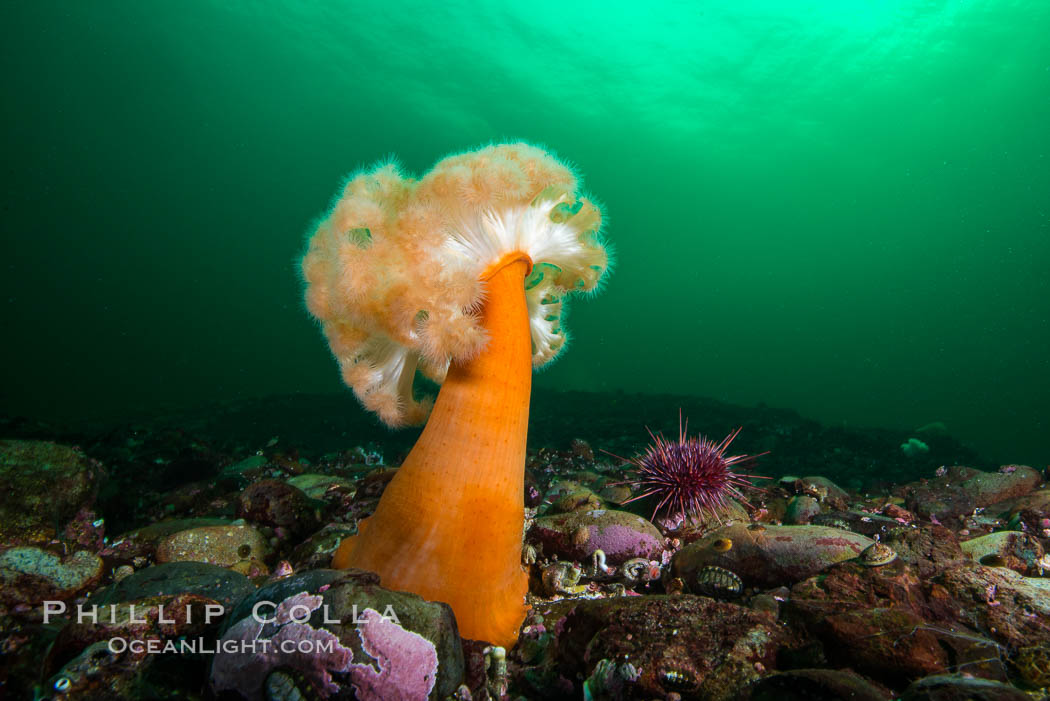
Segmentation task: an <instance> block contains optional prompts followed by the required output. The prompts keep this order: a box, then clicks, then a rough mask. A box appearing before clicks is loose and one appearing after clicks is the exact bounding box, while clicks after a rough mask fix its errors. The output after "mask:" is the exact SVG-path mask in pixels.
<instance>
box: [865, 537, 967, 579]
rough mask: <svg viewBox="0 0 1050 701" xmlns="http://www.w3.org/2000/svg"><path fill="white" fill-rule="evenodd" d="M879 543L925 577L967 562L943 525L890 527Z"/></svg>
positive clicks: (956, 541) (954, 538) (957, 543)
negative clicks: (893, 551) (882, 543)
mask: <svg viewBox="0 0 1050 701" xmlns="http://www.w3.org/2000/svg"><path fill="white" fill-rule="evenodd" d="M882 542H884V543H886V545H888V546H890V547H891V548H893V549H894V550H895V551H896V553H897V557H898V558H899V559H900V560H902V561H904V562H906V563H907V564H908V565H910V566H911V567H914V568H915V570H916V571H917V572H918V573H919V576H920V577H923V578H925V579H929V578H930V577H932V576H934V575H935V574H938V573H940V572H942V571H944V570H945V569H947V568H949V567H957V566H959V565H960V564H962V563H964V562H966V561H967V558H966V555H965V553H963V551H962V549H961V548H960V547H959V541H958V540H957V539H956V537H955V533H953V532H952V531H951V530H949V529H947V528H945V527H944V526H935V525H932V524H926V525H924V526H922V527H921V528H909V527H903V526H902V527H898V528H894V529H892V530H891V531H889V532H888V533H887V534H886V536H885V538H884V539H883V541H882Z"/></svg>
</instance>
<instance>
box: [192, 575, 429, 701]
mask: <svg viewBox="0 0 1050 701" xmlns="http://www.w3.org/2000/svg"><path fill="white" fill-rule="evenodd" d="M322 602H323V597H321V596H318V595H311V594H307V593H306V592H301V593H299V594H296V595H295V596H291V597H289V598H287V599H285V600H284V601H282V602H281V603H280V604H279V605H278V606H277V608H276V610H275V611H274V614H273V617H272V619H270V620H269V621H259V620H256V619H255V618H254V617H252V616H249V617H248V618H245V619H243V620H241V621H239V622H238V623H236V624H235V625H233V626H232V627H231V628H230V629H229V631H227V632H226V635H224V636H223V639H222V642H221V643H220V651H219V654H218V655H217V656H216V658H215V662H214V664H213V665H212V672H211V682H212V688H213V689H214V691H215V692H216V693H219V692H223V691H235V692H237V693H238V694H240V695H241V696H242V697H244V698H245V699H248V700H249V701H256V700H258V701H262V700H263V699H264V698H266V694H265V684H266V679H267V677H268V676H269V674H270V673H271V672H273V671H274V670H277V669H285V670H289V669H290V670H294V671H295V672H297V673H298V675H299V677H300V678H301V679H302V680H303V681H305V682H307V683H308V684H309V685H310V687H311V691H312V692H313V693H315V694H316V695H317V696H318V697H319V698H325V699H326V698H330V697H331V696H333V695H335V694H337V693H338V692H339V691H340V690H341V687H340V685H339V684H338V683H336V681H335V679H333V674H344V675H346V677H347V678H349V681H350V683H351V684H352V685H353V686H354V689H355V692H356V698H357V699H359V701H425V699H427V698H428V697H429V696H430V692H431V691H432V690H433V689H434V684H435V682H436V680H437V670H438V657H437V649H436V648H435V646H434V644H433V643H432V642H430V641H429V640H427V639H426V638H424V637H423V636H421V635H419V634H417V633H413V632H412V631H410V630H405V629H404V628H402V627H401V626H400V625H398V624H397V623H396V622H394V621H393V620H390V619H387V618H384V617H383V616H382V615H381V614H380V613H379V612H378V611H376V610H375V609H371V608H369V609H365V610H364V611H363V612H362V613H360V614H357V615H356V617H355V618H356V622H357V623H358V627H357V632H358V634H359V635H360V636H361V648H362V649H363V650H364V652H365V654H366V655H368V656H369V657H370V658H371V660H369V661H367V662H363V663H354V662H353V659H354V654H353V651H352V650H351V649H350V648H349V647H345V646H344V645H343V644H342V643H341V642H340V640H339V637H338V636H337V635H335V634H334V633H332V632H330V631H328V630H325V629H323V628H314V627H313V626H311V625H309V623H304V622H300V621H302V620H303V619H304V618H305V617H306V613H307V612H308V611H309V612H313V611H316V610H317V609H318V608H320V607H321V604H322ZM274 626H278V628H277V629H276V632H273V633H272V634H268V635H264V631H266V632H267V633H269V631H271V630H273V627H274Z"/></svg>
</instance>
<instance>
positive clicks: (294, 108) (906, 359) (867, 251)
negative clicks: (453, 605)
mask: <svg viewBox="0 0 1050 701" xmlns="http://www.w3.org/2000/svg"><path fill="white" fill-rule="evenodd" d="M479 8H480V9H479ZM698 8H700V9H698ZM0 33H2V35H3V36H2V37H0V38H2V42H0V56H2V57H3V58H2V60H3V70H2V76H3V78H2V79H3V100H2V105H0V113H2V115H3V116H2V119H3V137H2V138H3V158H2V163H3V174H4V181H5V182H4V186H3V229H4V236H3V249H2V259H0V260H2V262H0V264H2V266H3V267H2V270H3V275H2V277H0V292H2V296H0V301H2V304H3V329H4V331H3V342H2V344H0V354H2V356H0V361H2V362H0V373H2V376H0V386H2V388H3V389H2V391H0V398H2V403H0V411H3V412H6V413H18V414H31V415H39V416H45V417H60V418H82V417H86V416H127V415H131V414H133V413H134V412H136V411H141V410H148V409H153V408H157V407H162V406H171V405H190V404H194V403H197V402H202V401H208V400H211V399H225V398H237V397H246V396H255V395H262V394H268V393H273V392H299V391H309V392H317V391H322V392H324V391H339V389H340V387H341V385H340V384H339V380H338V373H337V370H336V367H335V364H334V362H332V360H331V358H330V356H329V353H328V349H327V346H326V344H325V343H324V341H323V339H322V338H321V336H320V334H319V333H318V332H317V331H316V329H315V328H314V327H313V325H312V323H311V322H310V321H309V319H308V317H307V315H306V313H305V311H304V310H303V308H302V304H301V301H300V295H301V292H300V285H299V282H298V279H297V277H296V273H295V268H294V265H295V258H296V256H297V255H298V254H299V252H300V250H301V247H302V245H303V240H304V236H305V233H306V229H307V226H308V224H309V222H310V220H311V219H312V218H314V217H315V216H317V215H318V214H320V213H321V211H322V210H323V209H324V207H325V205H326V203H327V202H328V201H329V199H330V197H331V196H332V195H333V193H334V192H335V190H336V188H337V186H338V184H339V182H340V180H341V178H342V177H343V176H344V175H345V174H346V173H347V172H349V171H350V170H352V169H354V168H356V167H359V166H362V165H366V164H369V163H371V162H374V161H375V160H377V159H379V158H381V157H384V156H386V155H389V154H396V155H397V156H398V157H399V158H400V160H401V162H402V163H403V164H404V165H405V166H406V168H407V169H408V170H410V171H414V172H417V173H419V172H422V171H424V170H426V169H427V168H428V167H429V166H430V165H431V164H432V163H433V162H435V161H436V160H437V159H438V158H440V157H441V156H443V155H444V154H446V153H447V152H449V151H453V150H460V149H463V148H468V147H471V146H474V145H478V144H482V143H486V142H490V141H493V140H504V139H525V140H528V141H532V142H537V143H541V144H544V145H546V146H548V147H549V148H551V149H553V150H554V151H555V152H556V153H558V154H560V155H561V156H563V157H565V158H567V159H569V160H570V161H572V162H573V163H574V164H575V165H576V166H578V168H579V170H580V172H581V174H582V175H583V176H584V181H585V188H586V189H587V190H588V191H590V192H591V193H593V194H594V195H595V196H596V197H597V198H598V199H599V200H600V201H601V202H602V203H603V204H604V206H605V210H606V214H607V223H608V225H607V228H606V231H607V234H608V238H609V240H610V241H612V242H614V244H615V246H616V250H617V266H616V270H615V273H614V275H613V276H612V277H611V278H610V280H609V284H608V285H607V289H606V290H605V292H604V293H603V294H602V295H601V296H598V297H596V298H594V299H588V300H580V301H578V302H577V303H576V304H575V305H574V307H573V309H572V314H571V318H570V319H569V322H568V327H569V328H570V330H571V331H572V333H573V334H574V342H573V344H572V346H571V347H570V348H569V350H568V352H567V353H566V354H565V355H564V356H563V357H562V358H561V359H560V360H559V361H558V362H557V364H556V365H555V366H554V367H552V368H550V369H549V370H547V371H545V372H543V373H541V374H540V375H539V376H538V377H537V382H538V384H539V385H540V386H546V387H572V388H588V389H626V390H632V391H634V390H639V391H653V392H657V391H660V392H662V391H675V392H688V393H696V394H702V395H707V396H712V397H717V398H720V399H725V400H728V401H732V402H738V403H744V404H753V403H757V402H766V403H768V404H771V405H777V406H786V407H791V408H795V409H797V410H799V411H801V412H803V413H804V414H807V415H810V416H813V417H815V418H818V419H820V420H822V421H825V422H829V423H833V424H837V423H848V424H849V425H860V424H870V425H884V426H892V427H904V428H907V427H913V426H918V425H921V424H925V423H928V422H931V421H943V422H944V423H945V424H947V426H948V428H949V429H950V430H951V431H952V433H953V434H955V435H956V436H958V437H960V438H962V439H963V440H964V441H967V442H969V443H971V444H973V445H975V446H976V447H978V448H979V449H980V450H982V451H984V452H985V453H986V454H987V455H989V456H990V457H992V458H993V459H998V460H1002V461H1004V462H1005V461H1028V462H1031V463H1033V464H1045V462H1046V461H1047V460H1048V459H1050V446H1048V440H1047V438H1046V435H1047V434H1048V433H1050V430H1048V429H1050V426H1048V424H1050V417H1048V414H1050V400H1048V397H1050V361H1048V349H1050V286H1048V283H1047V270H1048V269H1050V41H1048V40H1047V37H1048V36H1050V3H1047V2H1046V1H1045V0H1017V1H1015V2H1007V1H997V0H970V1H966V2H953V1H949V0H943V1H928V2H917V1H915V2H913V1H904V0H898V1H896V2H894V1H891V0H884V1H880V2H874V1H873V2H859V1H850V0H839V1H828V2H772V1H770V2H732V3H725V2H707V3H692V2H685V3H670V2H646V3H597V2H594V3H566V2H547V3H545V2H530V3H507V4H506V5H503V4H500V3H480V4H478V5H475V3H460V2H442V3H430V2H424V3H403V4H402V3H396V2H388V1H382V2H343V3H336V2H324V3H322V2H263V1H261V0H250V1H248V0H245V1H242V2H234V1H232V0H231V1H228V2H202V1H196V0H191V1H187V2H168V3H162V2H147V1H144V0H131V1H118V0H108V1H105V2H91V1H85V2H73V1H67V2H48V1H43V0H34V1H33V2H7V3H4V4H3V7H2V9H0ZM346 396H347V401H353V400H352V398H351V397H350V395H349V393H348V394H347V395H346ZM567 420H571V417H567ZM639 420H640V422H644V421H647V420H650V421H651V420H652V417H639Z"/></svg>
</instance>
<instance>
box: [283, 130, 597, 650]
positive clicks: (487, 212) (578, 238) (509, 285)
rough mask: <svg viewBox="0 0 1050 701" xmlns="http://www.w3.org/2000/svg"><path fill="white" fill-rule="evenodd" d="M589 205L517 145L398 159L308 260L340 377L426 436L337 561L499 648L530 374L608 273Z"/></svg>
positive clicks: (509, 636) (510, 592)
mask: <svg viewBox="0 0 1050 701" xmlns="http://www.w3.org/2000/svg"><path fill="white" fill-rule="evenodd" d="M600 224H601V213H600V211H599V209H598V208H597V206H595V205H594V204H593V203H592V202H590V201H589V200H587V199H586V198H582V197H580V196H578V194H577V182H576V178H575V176H574V175H573V173H572V172H571V171H570V170H569V168H567V167H566V166H565V165H563V164H562V163H560V162H559V161H557V160H556V159H555V158H554V157H552V156H551V155H550V154H548V153H546V152H544V151H542V150H540V149H538V148H535V147H532V146H529V145H526V144H502V145H497V146H490V147H487V148H483V149H480V150H478V151H471V152H467V153H462V154H458V155H454V156H450V157H448V158H445V159H444V160H442V161H441V162H440V163H438V164H437V165H436V166H435V167H434V168H433V170H431V171H430V172H429V173H428V174H427V175H425V176H424V177H423V178H422V179H421V180H418V181H417V180H413V179H410V178H405V177H403V176H402V174H401V173H400V172H399V170H398V168H397V167H396V166H395V165H393V164H387V165H383V166H380V167H378V168H376V169H375V170H373V171H371V172H364V173H361V174H358V175H356V176H355V177H353V178H351V179H350V181H349V182H348V183H347V185H346V187H345V188H344V191H343V193H342V195H341V197H340V198H339V199H338V200H337V201H336V203H335V205H334V206H333V208H332V210H331V211H330V212H329V214H328V215H327V217H325V218H324V219H323V220H322V221H321V222H320V223H319V225H318V227H317V230H316V231H315V233H314V234H313V236H312V237H311V239H310V244H309V249H308V251H307V253H306V255H305V257H304V259H303V275H304V277H305V279H306V283H307V290H306V301H307V306H308V308H309V310H310V312H311V313H312V314H313V315H314V316H315V317H317V319H319V320H320V321H321V323H322V327H323V329H324V332H325V335H326V336H327V338H328V341H329V344H330V345H331V348H332V352H333V353H334V354H335V356H336V359H337V360H338V362H339V365H340V367H341V369H342V374H343V379H344V380H345V382H346V383H347V384H348V385H349V386H351V387H352V388H353V390H354V393H355V394H356V395H357V397H358V398H359V399H360V400H361V402H362V404H364V405H365V407H367V408H368V409H370V410H372V411H374V412H376V413H377V414H378V415H379V417H380V418H381V419H383V421H385V422H386V423H388V424H389V425H391V426H398V425H402V424H405V423H413V422H419V421H422V420H423V419H424V418H426V415H427V412H428V410H429V409H430V407H429V404H428V402H426V401H420V400H418V399H417V398H416V396H415V394H414V392H413V381H414V378H415V373H416V371H417V370H419V371H420V372H421V373H422V374H423V375H425V376H427V377H428V378H430V379H431V380H434V381H436V382H440V383H442V387H441V391H440V393H439V394H438V397H437V400H436V402H435V403H434V406H433V411H432V413H431V415H430V419H429V421H428V423H427V425H426V428H425V429H424V430H423V433H422V435H421V436H420V438H419V441H418V442H417V443H416V446H415V447H414V448H413V450H412V451H411V453H410V454H409V456H408V457H407V458H406V459H405V461H404V464H403V465H402V466H401V468H400V469H399V470H398V473H397V475H396V476H395V477H394V479H393V480H392V481H391V483H390V485H389V486H388V487H387V489H386V491H385V492H384V494H383V497H382V499H381V501H380V502H379V505H378V507H377V510H376V512H375V515H374V516H372V517H371V518H369V519H367V520H365V521H363V522H362V523H360V524H359V535H357V536H355V537H352V538H348V539H347V540H346V541H344V542H343V544H342V545H341V546H340V549H339V551H338V552H337V554H336V556H335V558H334V560H333V566H335V567H357V568H361V569H366V570H372V571H374V572H377V573H379V574H380V576H381V577H382V582H383V585H384V586H386V587H388V588H392V589H403V590H407V591H412V592H415V593H418V594H420V595H422V596H423V597H425V598H427V599H431V600H435V601H445V602H447V603H449V604H450V605H451V606H452V608H453V610H454V611H455V613H456V618H457V621H458V624H459V627H460V630H461V632H462V634H463V636H464V637H466V638H473V639H479V640H487V641H490V642H493V643H497V644H499V645H507V646H510V645H511V644H513V642H514V640H515V639H516V637H517V634H518V628H519V626H520V625H521V622H522V620H523V619H524V616H525V603H524V602H525V592H526V588H527V577H526V575H525V573H524V572H523V571H522V568H521V562H520V561H521V541H522V526H523V523H524V506H523V504H524V487H523V483H524V467H525V441H526V436H527V432H528V413H529V397H530V393H531V384H532V377H531V372H532V366H539V365H543V364H544V363H546V362H548V361H549V360H551V359H552V358H554V357H555V356H556V355H557V354H558V353H559V352H560V351H561V349H562V348H563V347H564V345H565V340H566V335H565V332H564V331H563V329H562V328H561V322H560V319H561V316H562V309H563V303H564V302H563V300H564V298H565V297H566V296H568V295H569V294H571V293H573V292H586V291H591V290H594V289H595V287H596V286H597V284H598V282H599V280H600V279H601V278H602V276H603V275H604V273H605V272H606V270H607V269H608V256H607V254H606V251H605V248H604V246H603V243H602V241H601V239H600V238H599V236H598V230H599V227H600Z"/></svg>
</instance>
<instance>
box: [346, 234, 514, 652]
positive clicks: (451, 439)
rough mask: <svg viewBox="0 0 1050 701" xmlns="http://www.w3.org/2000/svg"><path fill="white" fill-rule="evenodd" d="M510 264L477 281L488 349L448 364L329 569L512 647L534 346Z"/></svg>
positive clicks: (507, 260)
mask: <svg viewBox="0 0 1050 701" xmlns="http://www.w3.org/2000/svg"><path fill="white" fill-rule="evenodd" d="M531 267H532V263H531V261H530V260H529V258H528V257H527V256H526V255H524V254H521V253H514V254H508V255H506V256H504V257H503V258H502V259H500V260H499V261H498V262H496V263H494V264H492V265H490V266H489V267H488V268H487V269H486V270H485V273H484V274H483V276H482V279H483V280H484V281H485V303H484V306H483V308H482V314H481V316H482V325H483V327H484V328H485V331H486V332H487V333H488V336H489V340H488V344H487V345H486V346H485V348H484V350H483V351H482V352H481V354H480V355H478V356H477V357H476V358H474V359H473V360H471V361H469V362H464V363H455V362H454V363H452V365H451V367H449V370H448V375H447V376H446V378H445V381H444V383H443V384H442V385H441V390H440V392H439V393H438V397H437V400H436V401H435V402H434V409H433V411H432V412H431V415H430V419H429V420H428V421H427V425H426V428H424V429H423V433H422V435H420V437H419V441H418V442H417V443H416V445H415V447H413V448H412V452H411V453H409V455H408V457H407V458H406V459H405V461H404V464H402V465H401V468H400V469H399V470H398V471H397V474H396V475H395V476H394V478H393V479H392V480H391V482H390V484H389V485H388V486H387V488H386V490H385V491H384V492H383V497H382V499H380V501H379V505H378V508H377V509H376V512H375V514H374V515H373V516H372V517H371V518H368V519H366V520H365V521H362V522H361V523H360V524H359V534H358V535H357V536H355V537H353V538H348V539H346V540H345V541H344V542H343V543H342V544H341V545H340V547H339V551H338V552H337V553H336V556H335V558H334V560H333V562H332V566H333V567H338V568H344V567H357V568H360V569H365V570H371V571H373V572H377V573H378V574H379V575H380V577H381V578H382V585H383V586H384V587H387V588H388V589H396V590H404V591H410V592H414V593H416V594H419V595H420V596H422V597H423V598H425V599H429V600H431V601H444V602H446V603H448V604H450V605H451V606H452V610H453V611H454V612H455V614H456V620H457V622H458V624H459V631H460V634H461V635H462V636H463V637H464V638H469V639H474V640H486V641H489V642H492V643H496V644H498V645H504V646H507V647H509V646H511V645H513V644H514V641H515V640H516V639H517V636H518V628H519V627H520V625H521V622H522V620H523V619H524V617H525V592H526V590H527V588H528V578H527V575H526V574H525V572H524V571H523V570H522V567H521V541H522V528H523V525H524V519H525V511H524V478H525V441H526V437H527V434H528V424H529V395H530V393H531V390H532V341H531V334H530V329H529V317H528V311H527V308H526V303H525V277H526V276H527V275H528V273H529V271H530V269H531Z"/></svg>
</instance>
